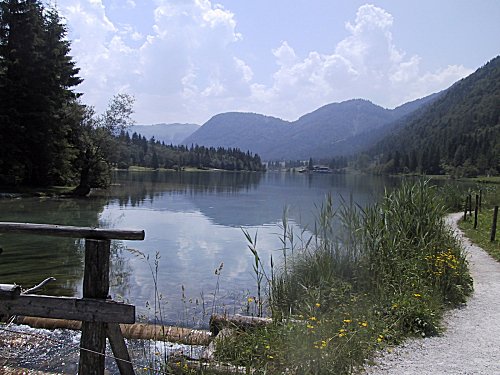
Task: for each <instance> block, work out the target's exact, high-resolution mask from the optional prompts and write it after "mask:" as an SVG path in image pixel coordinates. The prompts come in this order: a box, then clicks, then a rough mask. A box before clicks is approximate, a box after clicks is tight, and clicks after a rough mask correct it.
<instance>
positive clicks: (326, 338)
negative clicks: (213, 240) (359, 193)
mask: <svg viewBox="0 0 500 375" xmlns="http://www.w3.org/2000/svg"><path fill="white" fill-rule="evenodd" d="M444 214H445V206H444V204H443V203H442V200H441V199H440V198H439V196H438V195H437V191H436V189H434V188H433V187H431V186H429V184H428V182H423V181H420V182H417V183H414V184H410V183H404V184H403V186H402V187H401V188H400V189H399V190H396V191H394V192H392V193H387V194H386V196H385V197H384V199H383V200H382V202H380V203H379V204H376V205H374V206H371V207H368V208H365V209H361V208H360V207H357V206H356V205H355V204H354V203H352V202H343V204H342V205H341V207H340V208H339V209H337V210H334V206H333V204H332V201H331V199H328V200H327V201H326V202H325V204H324V206H323V207H322V209H321V212H320V214H319V215H318V220H317V227H316V233H315V234H314V235H313V236H312V237H311V238H303V237H301V236H300V235H299V236H297V235H295V234H293V233H292V232H291V231H290V230H289V228H288V227H287V223H286V220H285V221H284V223H283V237H282V243H283V254H284V257H285V259H284V260H283V266H282V268H281V269H279V270H276V269H273V270H272V272H271V275H265V274H263V273H262V270H261V269H262V268H259V267H258V266H257V267H256V270H255V271H256V277H257V280H259V275H260V280H261V281H263V280H265V279H266V278H268V300H267V303H268V309H269V311H271V312H272V316H273V319H274V323H273V324H271V325H269V326H266V327H262V328H258V329H255V330H250V331H246V332H238V333H237V334H235V335H233V336H230V337H228V338H226V339H225V340H223V341H222V342H221V343H220V344H219V345H218V346H217V351H216V356H217V358H218V359H219V360H221V361H224V362H230V363H233V364H236V365H240V366H245V367H248V368H250V367H251V368H253V369H255V370H256V371H257V372H256V373H259V374H264V373H266V374H269V373H272V374H281V373H287V374H349V373H352V372H354V371H356V369H358V368H360V366H362V365H363V363H364V362H365V360H366V359H367V358H369V357H370V356H371V355H372V353H373V352H374V351H375V350H377V349H381V348H383V347H384V346H387V345H392V344H396V343H399V342H401V340H402V339H404V338H405V337H408V336H414V335H417V336H427V335H435V334H437V333H438V332H439V330H440V328H439V327H440V320H441V317H442V313H443V311H444V310H445V309H446V308H448V307H453V306H456V305H458V304H461V303H463V302H464V301H465V299H466V297H467V295H468V294H469V293H470V292H471V290H472V280H471V278H470V276H469V273H468V268H467V262H466V259H465V256H464V252H463V249H462V248H461V246H460V244H459V243H458V242H457V240H456V239H455V238H454V236H453V235H452V234H451V232H450V230H449V229H448V228H447V227H446V226H445V224H444V222H443V217H444ZM249 241H250V242H251V243H250V248H251V249H252V250H253V252H254V255H255V257H256V258H255V259H256V265H257V264H258V261H259V260H260V259H259V258H258V247H257V246H256V244H255V241H254V240H252V238H251V237H250V238H249ZM259 286H260V285H259Z"/></svg>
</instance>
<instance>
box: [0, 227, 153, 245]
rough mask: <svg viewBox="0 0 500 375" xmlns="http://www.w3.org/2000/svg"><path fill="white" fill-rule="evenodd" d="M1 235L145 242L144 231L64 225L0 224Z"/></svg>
mask: <svg viewBox="0 0 500 375" xmlns="http://www.w3.org/2000/svg"><path fill="white" fill-rule="evenodd" d="M0 233H20V234H39V235H46V236H56V237H72V238H89V239H96V240H138V241H142V240H144V237H145V234H144V231H143V230H126V229H101V228H87V227H73V226H64V225H49V224H31V223H10V222H0Z"/></svg>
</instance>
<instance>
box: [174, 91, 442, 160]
mask: <svg viewBox="0 0 500 375" xmlns="http://www.w3.org/2000/svg"><path fill="white" fill-rule="evenodd" d="M437 95H438V94H434V95H431V96H429V97H426V98H423V99H419V100H416V101H413V102H410V103H406V104H404V105H402V106H400V107H397V108H395V109H393V110H390V109H386V108H382V107H380V106H378V105H375V104H373V103H372V102H370V101H368V100H364V99H352V100H347V101H344V102H341V103H331V104H327V105H325V106H323V107H321V108H318V109H317V110H315V111H313V112H311V113H308V114H306V115H304V116H302V117H300V118H299V119H297V120H296V121H293V122H289V121H284V120H281V119H279V118H275V117H270V116H264V115H260V114H256V113H241V112H229V113H223V114H218V115H216V116H214V117H212V118H211V119H210V120H209V121H207V122H206V123H205V124H204V125H203V126H201V127H200V128H199V129H198V130H197V131H196V132H194V133H193V134H191V135H190V136H188V137H187V138H186V139H185V140H184V141H183V144H185V145H188V146H189V145H191V144H199V145H204V146H213V147H219V146H221V147H233V148H239V149H241V150H244V151H246V150H250V151H251V152H253V153H257V154H259V155H260V156H261V158H262V159H263V160H299V159H301V160H305V159H308V158H310V157H313V158H328V157H334V156H338V155H349V154H353V153H355V152H357V151H359V150H360V149H362V148H364V147H366V146H367V145H370V144H372V143H373V142H374V141H373V142H372V141H370V140H371V138H373V137H375V136H374V135H373V134H372V133H373V132H376V131H377V130H380V131H379V132H378V134H377V136H376V137H375V138H376V140H378V139H381V138H382V136H383V135H385V134H386V132H387V131H389V128H386V126H387V125H388V124H390V123H393V122H394V121H396V120H398V119H400V118H402V117H404V116H407V115H408V114H409V113H411V112H413V111H414V110H416V109H418V108H420V107H421V106H424V105H427V104H428V103H430V102H432V101H433V100H435V98H436V97H437ZM369 134H372V136H369ZM361 135H367V136H366V137H365V140H364V141H359V139H358V137H360V136H361ZM361 138H363V137H361Z"/></svg>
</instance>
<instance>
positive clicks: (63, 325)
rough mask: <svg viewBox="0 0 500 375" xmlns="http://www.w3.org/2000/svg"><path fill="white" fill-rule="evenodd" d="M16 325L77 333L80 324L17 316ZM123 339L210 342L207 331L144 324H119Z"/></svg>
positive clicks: (78, 322) (210, 336) (193, 343)
mask: <svg viewBox="0 0 500 375" xmlns="http://www.w3.org/2000/svg"><path fill="white" fill-rule="evenodd" d="M16 323H17V324H25V325H28V326H30V327H32V328H43V329H71V330H75V331H79V330H80V329H81V327H82V322H80V321H78V320H63V319H47V318H36V317H29V316H18V317H17V318H16ZM120 328H121V331H122V334H123V337H125V338H126V339H138V340H157V341H168V342H175V343H180V344H186V345H208V344H209V343H210V341H211V340H212V335H211V334H210V332H209V331H204V330H197V329H189V328H180V327H171V326H162V325H153V324H146V323H136V324H120Z"/></svg>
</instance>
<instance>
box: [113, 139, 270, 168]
mask: <svg viewBox="0 0 500 375" xmlns="http://www.w3.org/2000/svg"><path fill="white" fill-rule="evenodd" d="M116 141H117V147H116V152H115V153H114V155H113V157H112V163H113V165H115V166H117V167H118V168H128V167H130V166H142V167H148V168H154V169H158V168H169V169H176V170H180V169H182V168H183V167H194V168H201V169H205V168H216V169H225V170H230V171H262V170H264V167H263V165H262V163H261V160H260V157H259V155H254V154H250V153H249V152H243V151H240V150H239V149H236V148H234V149H233V148H229V149H225V148H222V147H218V148H214V147H204V146H197V145H196V146H193V145H192V146H190V147H187V146H182V145H180V146H174V145H166V144H165V143H164V142H160V141H157V140H155V139H154V138H151V139H149V140H147V139H146V137H144V136H141V135H139V134H137V133H135V132H134V133H133V134H132V136H130V134H129V133H128V132H127V131H122V132H121V133H120V135H119V136H118V137H116Z"/></svg>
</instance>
